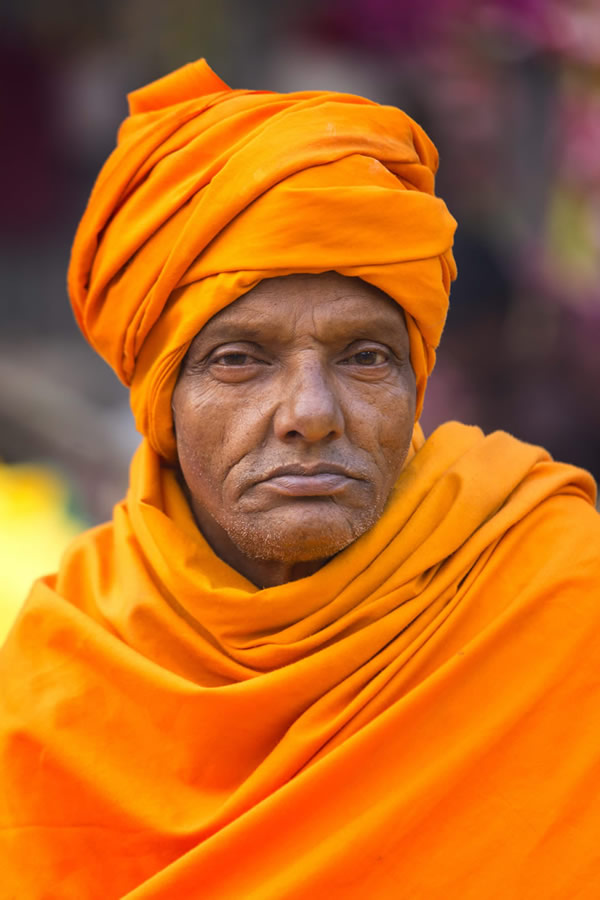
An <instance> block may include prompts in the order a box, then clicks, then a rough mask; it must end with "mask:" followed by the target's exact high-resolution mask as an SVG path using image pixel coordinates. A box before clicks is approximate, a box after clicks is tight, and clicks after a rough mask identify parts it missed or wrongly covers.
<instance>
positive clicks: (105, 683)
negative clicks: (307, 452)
mask: <svg viewBox="0 0 600 900" xmlns="http://www.w3.org/2000/svg"><path fill="white" fill-rule="evenodd" d="M498 459H502V462H503V465H502V468H501V469H500V468H498V466H497V461H498ZM492 471H493V472H496V473H497V474H496V477H495V478H493V479H490V478H487V477H486V475H487V473H489V472H492ZM499 473H502V474H499ZM593 496H594V485H593V482H592V479H591V477H590V476H588V475H587V474H586V473H584V472H582V471H581V470H578V469H576V468H574V467H571V466H565V465H560V464H557V463H554V462H553V461H552V460H551V459H550V458H549V457H548V455H547V454H546V453H545V451H543V450H541V449H540V448H537V447H532V446H529V445H526V444H522V443H520V442H518V441H516V440H515V439H514V438H511V437H510V436H509V435H506V434H503V433H496V434H494V435H490V436H489V437H484V436H483V435H482V434H481V432H480V431H479V430H478V429H476V428H470V427H466V426H461V425H458V424H456V423H449V424H447V425H445V426H442V427H441V428H440V429H438V430H437V431H436V432H435V433H434V434H433V435H432V436H431V437H430V438H429V439H428V440H427V441H426V442H425V443H424V444H423V446H422V447H421V449H420V450H418V451H417V452H416V454H415V455H414V456H413V458H412V460H411V462H410V463H409V465H408V466H407V467H406V469H405V470H404V472H403V473H402V475H401V477H400V480H399V482H398V484H397V486H396V489H395V491H394V494H393V496H392V498H391V500H390V502H389V504H388V507H387V508H386V510H385V512H384V515H383V516H382V518H381V520H380V521H379V522H378V523H377V525H376V526H375V527H374V528H373V529H372V530H371V531H370V532H369V533H367V534H366V535H365V536H363V537H362V538H360V539H359V540H358V541H356V542H355V544H353V545H352V546H351V547H349V548H348V549H347V550H345V551H343V552H342V553H340V554H339V556H338V557H336V558H334V559H333V560H332V561H331V562H330V563H329V564H328V565H327V566H325V567H324V568H323V569H321V570H319V571H318V572H317V573H315V574H314V575H312V576H310V577H309V578H305V579H302V580H300V581H297V582H293V583H290V584H286V585H282V586H280V587H276V588H269V589H265V590H258V589H257V588H256V587H255V586H253V585H251V584H250V583H249V582H247V581H246V580H245V579H244V578H243V577H242V576H241V575H239V574H238V573H236V572H234V571H233V570H232V569H230V568H229V567H228V566H227V565H226V564H225V563H223V562H222V561H221V560H219V559H218V558H217V557H216V556H214V554H213V553H212V551H211V550H210V548H209V547H208V545H207V544H206V543H205V542H204V541H203V539H202V537H201V535H199V533H198V532H197V531H195V530H194V529H195V525H194V523H193V519H192V518H191V513H190V511H189V507H188V506H187V503H186V501H185V498H184V496H183V493H182V491H181V489H180V487H179V484H178V481H177V478H176V476H175V473H174V471H173V470H172V468H170V466H169V465H168V464H166V463H165V462H164V461H163V460H161V458H160V457H159V456H158V455H157V454H156V453H155V451H153V450H152V448H151V447H150V446H149V444H148V443H143V444H142V446H141V448H140V450H139V452H138V454H137V455H136V458H135V459H134V462H133V466H132V477H131V488H130V492H129V495H128V497H127V499H126V501H124V502H123V503H122V504H120V505H119V506H118V507H116V509H115V516H114V520H113V522H112V523H111V524H110V525H106V526H102V527H101V528H99V529H96V530H94V531H92V532H89V533H88V534H86V535H84V536H83V537H82V538H81V539H79V540H78V541H77V542H76V543H75V544H74V545H73V547H72V549H71V550H70V551H69V553H68V554H67V556H66V557H65V559H64V561H63V564H62V566H61V570H60V572H59V574H58V575H57V576H55V577H49V578H46V579H43V580H42V581H41V582H39V583H38V584H37V585H36V587H35V588H34V590H33V592H32V594H31V596H30V598H29V600H28V602H27V604H26V606H25V608H24V610H23V612H22V614H21V616H20V618H19V620H18V621H17V623H16V625H15V627H14V629H13V631H12V632H11V634H10V636H9V639H8V641H7V644H6V646H5V648H4V651H3V654H2V657H1V665H2V667H3V673H2V680H3V683H4V684H5V685H6V687H5V688H4V691H3V696H2V717H1V718H2V722H3V723H4V724H3V732H2V737H1V753H2V760H3V772H4V779H5V784H7V785H8V786H9V787H8V790H7V791H5V796H4V797H3V799H2V802H1V805H0V826H1V827H0V847H1V848H2V856H3V859H5V860H6V862H5V865H4V875H3V878H4V883H5V885H8V886H9V887H8V890H9V891H10V890H17V888H16V887H15V888H14V889H13V885H15V886H17V885H18V891H17V894H18V896H20V897H23V898H32V900H33V898H36V900H37V898H38V897H39V896H40V894H39V893H38V892H37V891H38V889H37V887H36V886H37V885H41V884H59V885H60V888H57V894H56V896H61V897H81V896H86V897H90V898H94V897H96V896H97V897H100V896H102V898H103V900H107V898H111V897H115V898H117V897H122V896H131V897H132V898H135V900H141V898H144V900H148V898H151V897H152V898H165V900H166V898H168V897H173V896H195V893H194V892H195V891H197V885H198V884H202V892H203V894H202V895H203V896H205V897H210V898H215V900H218V898H226V897H231V896H240V897H241V896H244V897H246V896H248V897H249V896H253V895H255V896H260V897H261V898H263V897H264V898H271V897H272V898H273V900H274V898H275V897H278V898H282V897H285V898H291V897H301V896H303V895H304V896H305V895H306V892H307V891H308V892H310V893H311V895H313V896H315V897H323V898H325V897H330V896H332V895H333V896H335V892H336V891H338V894H339V890H340V889H341V888H340V885H341V884H342V883H343V885H344V896H347V897H349V898H356V900H358V898H361V897H365V896H395V894H394V888H393V885H394V884H397V883H398V882H401V883H402V884H405V885H407V890H408V889H409V888H410V890H412V891H413V892H414V891H415V890H417V888H419V889H420V890H424V891H426V890H430V894H429V896H432V897H434V896H442V894H443V892H444V891H447V890H449V889H450V888H451V886H452V885H453V884H458V883H460V884H467V886H468V889H467V891H466V893H465V896H467V897H471V898H473V900H475V898H476V897H481V896H486V890H487V889H488V887H489V872H490V866H488V865H486V866H485V867H481V866H479V862H480V860H481V858H482V855H481V854H485V858H486V859H490V858H492V857H493V853H492V850H493V847H494V846H495V842H503V841H504V840H505V835H506V833H507V832H510V833H511V835H512V840H513V842H514V845H515V848H516V849H515V858H514V860H513V861H511V857H510V854H509V858H508V862H507V857H506V854H504V855H503V867H502V871H501V872H498V885H499V893H498V896H507V895H508V896H510V895H511V891H512V896H526V895H525V894H523V893H522V892H521V893H518V892H515V891H516V888H515V885H516V884H517V881H519V879H520V881H519V884H521V883H523V884H527V883H528V879H529V881H530V882H531V883H532V884H533V880H534V875H535V877H536V878H538V879H539V877H540V872H550V871H551V870H552V867H551V862H552V857H553V855H554V854H555V853H556V852H557V850H556V848H557V847H559V849H560V858H561V872H562V876H564V879H566V881H565V883H566V884H569V885H572V884H575V883H576V879H577V877H578V876H577V873H578V872H579V870H580V867H581V866H582V865H583V864H584V861H585V859H586V858H587V857H586V852H587V851H586V849H585V848H586V846H587V844H586V841H587V835H590V834H592V833H593V834H594V835H596V834H597V828H598V824H599V822H598V820H597V815H596V813H595V812H594V811H593V809H591V808H589V806H586V804H585V802H584V799H585V797H589V796H593V794H594V790H596V788H595V787H594V785H595V781H594V779H595V777H596V776H594V774H593V772H594V771H595V770H594V766H595V759H596V754H597V750H598V747H597V740H596V738H597V717H595V714H594V710H593V705H591V704H590V703H589V702H588V699H585V698H586V696H587V695H586V693H585V690H586V689H585V687H584V685H585V684H587V683H589V678H590V677H593V676H592V674H591V668H590V667H592V666H593V662H592V660H593V654H592V650H593V648H592V646H591V644H592V643H593V640H594V638H593V635H594V634H596V633H597V627H598V624H599V623H598V618H599V617H600V610H599V608H598V602H597V601H598V588H597V586H598V583H599V575H600V572H599V571H598V569H599V563H598V558H597V553H596V552H595V550H594V546H597V543H598V540H599V539H600V527H599V525H598V517H597V514H596V513H595V511H594V509H593V505H592V503H591V500H592V499H593ZM557 536H559V539H558V540H557ZM546 541H548V542H551V543H552V546H553V548H554V549H553V552H552V555H551V556H548V557H546V556H545V555H544V550H543V548H544V546H545V542H546ZM25 659H27V660H28V661H30V660H32V659H33V660H35V666H34V668H33V669H29V668H27V671H25V670H24V669H23V665H24V660H25ZM27 666H28V667H29V662H28V663H27ZM582 691H583V693H581V692H582ZM574 704H576V705H577V710H578V718H579V719H580V723H581V722H584V723H587V725H586V726H585V727H583V728H579V729H578V730H577V732H576V733H575V732H574V733H573V738H572V739H573V741H574V742H575V744H576V745H575V746H574V747H572V748H570V749H569V751H568V754H566V755H565V754H564V753H563V749H562V748H563V745H564V742H565V741H567V743H568V741H569V735H568V726H566V725H565V723H566V722H567V721H568V716H569V715H570V714H571V711H572V709H573V708H574ZM556 728H563V729H565V728H566V729H567V730H566V731H565V733H564V734H562V737H561V738H560V739H559V738H558V735H556V734H555V730H556ZM552 735H555V736H554V737H552ZM593 735H596V738H594V737H593ZM550 772H551V773H552V776H551V777H550ZM490 779H492V780H491V781H490ZM17 797H18V798H19V799H18V802H17V800H16V798H17ZM23 798H26V802H25V803H24V802H23ZM540 798H543V800H540ZM573 804H575V808H577V810H578V813H577V815H578V817H579V818H578V821H579V823H580V824H579V827H578V833H579V838H578V840H577V842H575V844H573V843H572V842H571V841H570V837H569V834H570V831H569V827H568V821H569V815H570V813H569V809H571V808H572V807H573ZM521 808H526V809H528V810H529V813H528V818H527V819H526V820H525V821H524V820H523V819H522V818H521V816H520V814H519V809H521ZM17 809H18V810H19V812H18V814H17V815H16V817H15V814H14V813H13V810H17ZM443 810H445V812H443ZM532 810H535V819H534V820H532V818H531V816H532V815H534V813H533V812H532ZM446 820H447V821H448V822H452V823H453V824H452V829H453V836H452V835H450V834H448V833H447V829H446V826H445V825H444V822H445V821H446ZM565 823H567V824H565ZM40 829H41V830H44V831H45V835H46V837H45V838H44V839H40V840H39V841H38V840H37V838H35V837H34V836H35V835H36V834H38V833H39V832H40ZM438 832H439V834H440V835H441V837H440V836H438ZM469 833H474V834H476V835H477V840H474V841H467V842H465V841H464V835H465V834H469ZM547 834H551V835H552V838H551V839H547V838H546V837H544V835H547ZM90 836H93V839H91V837H90ZM31 840H35V841H36V847H37V846H39V847H42V848H44V849H43V852H41V853H40V854H38V858H37V859H36V863H35V865H34V866H33V867H32V866H31V865H29V857H30V852H29V850H28V847H30V841H31ZM355 841H358V842H359V843H358V844H357V845H356V846H357V850H356V853H354V851H352V849H351V848H352V846H354V842H355ZM557 842H558V843H557ZM375 848H378V850H377V858H378V859H379V860H380V862H381V865H379V864H375V862H374V860H373V858H372V857H371V854H372V852H375ZM490 854H491V856H490ZM354 856H356V858H354ZM97 859H110V860H111V862H112V874H111V873H109V874H108V875H105V876H103V878H102V880H101V881H99V882H98V884H101V886H102V887H101V888H99V887H98V888H97V887H96V880H95V879H96V876H95V875H94V873H95V872H96V869H97V865H96V862H95V860H97ZM299 859H302V860H303V861H304V867H303V874H302V878H301V880H300V881H298V882H297V881H295V880H294V879H293V878H292V877H291V873H293V872H294V871H295V866H296V861H297V860H299ZM427 860H429V861H431V860H433V861H434V862H435V866H429V865H426V861H427ZM233 861H235V864H234V863H233ZM492 869H493V865H492ZM59 873H60V879H62V880H59V881H57V878H58V877H59ZM434 873H437V874H434ZM478 873H483V874H481V875H480V874H478ZM346 877H347V879H348V880H347V881H346V880H345V879H346ZM340 879H341V880H340ZM482 879H483V880H482ZM542 886H543V887H544V891H545V890H546V887H549V886H550V884H549V883H548V884H547V885H545V886H544V882H543V881H542ZM596 887H597V885H596V886H595V887H594V890H596ZM519 890H520V888H519ZM128 892H129V893H128ZM425 895H427V894H425ZM544 895H545V896H546V895H547V896H549V897H551V896H553V895H552V893H551V891H550V892H548V891H546V893H545V894H544ZM568 895H569V894H568V893H567V894H566V895H565V896H568ZM556 896H557V897H558V896H559V895H558V894H556ZM581 896H582V897H586V898H587V897H588V896H589V897H590V900H591V898H592V897H593V896H594V892H593V891H588V893H587V894H586V893H585V891H584V892H583V893H582V894H581Z"/></svg>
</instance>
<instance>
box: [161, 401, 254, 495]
mask: <svg viewBox="0 0 600 900" xmlns="http://www.w3.org/2000/svg"><path fill="white" fill-rule="evenodd" d="M238 393H239V392H238ZM173 411H174V421H175V433H176V439H177V450H178V456H179V462H180V465H181V468H182V471H183V475H184V478H185V480H186V482H187V484H188V486H189V487H190V489H192V491H193V492H194V493H196V492H198V493H199V492H200V490H201V488H202V487H203V488H204V489H205V490H211V491H212V492H213V493H214V490H215V486H216V485H219V493H220V494H221V493H222V492H223V491H226V489H227V481H226V477H227V474H228V472H229V471H230V469H231V468H232V466H234V465H235V464H236V463H237V462H239V460H240V459H241V458H243V457H244V456H245V455H246V454H247V453H248V450H249V449H250V448H251V447H253V446H254V445H255V444H256V442H257V440H258V438H257V431H258V423H259V422H260V421H261V420H262V413H261V410H260V409H259V405H258V404H257V403H256V402H253V401H252V398H245V400H243V402H240V398H239V396H238V395H237V394H236V396H235V397H233V396H232V392H230V391H226V390H225V391H204V392H202V393H200V392H199V391H187V392H185V391H182V392H181V393H180V394H177V393H175V394H174V403H173Z"/></svg>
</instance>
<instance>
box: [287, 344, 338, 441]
mask: <svg viewBox="0 0 600 900" xmlns="http://www.w3.org/2000/svg"><path fill="white" fill-rule="evenodd" d="M281 394H282V396H281V400H280V402H279V405H278V407H277V410H276V413H275V417H274V428H275V434H276V436H277V437H278V438H279V439H280V440H285V441H289V440H294V439H301V440H304V441H306V442H308V443H311V444H312V443H316V442H318V441H324V440H332V439H334V438H336V437H339V436H340V435H341V434H343V432H344V416H343V412H342V409H341V406H340V402H339V398H338V396H337V394H336V390H335V385H334V384H332V383H331V378H330V377H328V373H327V371H326V369H325V366H324V364H323V363H322V362H321V361H319V360H317V359H307V360H302V361H299V362H297V363H296V364H295V365H293V366H292V367H291V371H290V372H289V373H288V377H287V378H285V379H283V383H282V384H281Z"/></svg>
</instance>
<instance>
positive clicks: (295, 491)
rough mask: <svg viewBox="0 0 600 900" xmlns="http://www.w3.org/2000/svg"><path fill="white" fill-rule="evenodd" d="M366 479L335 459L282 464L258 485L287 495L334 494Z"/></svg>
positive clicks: (329, 495) (257, 485)
mask: <svg viewBox="0 0 600 900" xmlns="http://www.w3.org/2000/svg"><path fill="white" fill-rule="evenodd" d="M363 480H364V479H363V478H362V477H360V476H359V475H357V474H356V473H354V472H351V471H349V470H348V469H346V468H345V467H344V466H340V465H338V464H336V463H318V464H316V465H311V466H303V465H297V464H296V465H293V464H292V465H287V466H280V467H278V468H277V469H274V470H273V471H272V472H269V474H268V475H267V476H266V477H265V478H262V479H261V480H260V481H258V482H257V483H256V485H255V486H256V487H260V488H264V489H266V490H269V491H273V492H275V493H277V494H280V495H284V496H287V497H334V496H336V495H337V494H341V493H343V492H344V491H345V490H347V489H348V488H349V487H351V486H352V485H353V484H355V483H356V482H357V481H363Z"/></svg>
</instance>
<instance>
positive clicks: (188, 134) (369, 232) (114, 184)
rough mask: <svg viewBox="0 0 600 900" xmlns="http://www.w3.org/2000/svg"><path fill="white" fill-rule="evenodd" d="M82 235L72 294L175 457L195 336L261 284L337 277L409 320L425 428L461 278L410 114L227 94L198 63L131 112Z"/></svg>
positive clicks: (162, 445)
mask: <svg viewBox="0 0 600 900" xmlns="http://www.w3.org/2000/svg"><path fill="white" fill-rule="evenodd" d="M129 106H130V116H129V118H128V119H126V120H125V122H124V123H123V125H122V126H121V129H120V131H119V139H118V144H117V147H116V149H115V151H114V152H113V154H112V155H111V156H110V158H109V159H108V161H107V163H106V164H105V166H104V168H103V169H102V171H101V173H100V175H99V177H98V180H97V182H96V185H95V187H94V190H93V192H92V195H91V198H90V201H89V204H88V207H87V209H86V211H85V214H84V216H83V219H82V221H81V223H80V226H79V229H78V232H77V235H76V238H75V243H74V246H73V252H72V257H71V264H70V269H69V293H70V296H71V302H72V304H73V309H74V311H75V316H76V318H77V321H78V323H79V325H80V327H81V329H82V331H83V333H84V334H85V336H86V338H87V339H88V341H89V342H90V343H91V344H92V346H93V347H94V348H95V349H96V350H97V351H98V353H100V355H101V356H103V357H104V359H105V360H106V361H107V362H108V363H109V365H111V366H112V368H113V369H114V370H115V371H116V373H117V375H118V376H119V377H120V378H121V380H122V381H123V382H124V383H125V384H127V385H129V386H130V388H131V405H132V408H133V412H134V416H135V419H136V423H137V426H138V429H139V430H140V432H141V433H142V434H143V435H145V436H146V437H147V438H148V440H149V441H150V444H151V446H152V447H153V448H154V450H156V451H157V452H158V453H159V454H161V455H162V456H163V457H165V458H166V459H169V460H173V459H174V457H175V444H174V436H173V428H172V419H171V394H172V392H173V388H174V386H175V381H176V378H177V373H178V369H179V366H180V363H181V361H182V359H183V357H184V355H185V353H186V350H187V348H188V346H189V344H190V342H191V340H192V339H193V338H194V336H195V335H196V334H197V333H198V331H199V330H200V329H201V328H202V326H203V325H204V324H205V323H206V322H207V321H208V320H209V319H210V318H211V317H212V316H213V315H214V314H215V313H216V312H218V311H219V310H220V309H222V308H223V307H225V306H227V305H228V304H229V303H232V302H233V301H234V300H236V299H237V298H238V297H240V296H241V295H242V294H244V293H246V291H248V290H250V289H251V288H252V287H254V286H255V285H256V284H257V283H258V282H259V281H261V280H262V279H264V278H270V277H274V276H277V275H286V274H290V273H293V272H323V271H328V270H332V269H333V270H336V271H338V272H340V273H341V274H342V275H349V276H356V277H359V278H362V279H364V280H365V281H368V282H370V283H371V284H373V285H375V286H376V287H378V288H380V289H381V290H382V291H384V292H385V293H386V294H388V295H389V296H390V297H392V298H393V299H394V300H396V301H397V302H398V303H399V304H400V305H401V306H402V307H403V309H404V311H405V314H406V319H407V324H408V329H409V335H410V340H411V360H412V364H413V368H414V370H415V375H416V380H417V418H418V416H419V414H420V410H421V407H422V402H423V394H424V390H425V384H426V380H427V376H428V375H429V373H430V372H431V370H432V368H433V365H434V362H435V348H436V346H437V344H438V342H439V339H440V335H441V332H442V328H443V325H444V321H445V317H446V310H447V306H448V293H449V289H450V282H451V280H452V278H453V277H454V275H455V266H454V260H453V257H452V252H451V246H452V239H453V234H454V229H455V222H454V219H453V218H452V216H451V215H450V213H449V212H448V210H447V208H446V206H445V204H444V203H443V201H442V200H440V199H439V198H437V197H435V196H434V193H433V191H434V173H435V171H436V169H437V163H438V156H437V152H436V149H435V147H434V145H433V144H432V142H431V141H430V140H429V138H428V137H427V135H426V134H425V133H424V131H423V130H422V129H421V128H420V127H419V126H418V125H417V124H416V123H415V122H413V121H412V119H410V118H409V117H408V116H407V115H406V114H405V113H403V112H401V111H400V110H398V109H395V108H394V107H390V106H380V105H379V104H377V103H373V102H371V101H369V100H365V99H363V98H362V97H356V96H352V95H347V94H337V93H331V92H327V91H308V92H300V93H294V94H276V93H271V92H268V91H238V90H235V91H234V90H231V89H230V88H228V87H227V85H226V84H224V82H223V81H221V79H220V78H218V77H217V75H215V73H214V72H213V71H212V70H211V69H210V68H209V66H208V65H207V64H206V62H205V61H204V60H200V61H199V62H195V63H190V64H189V65H187V66H184V67H183V68H181V69H179V70H177V71H175V72H173V73H172V74H170V75H167V76H166V77H165V78H161V79H160V80H158V81H155V82H154V83H152V84H150V85H148V86H147V87H144V88H142V89H140V90H138V91H134V92H133V93H132V94H130V95H129Z"/></svg>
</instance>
